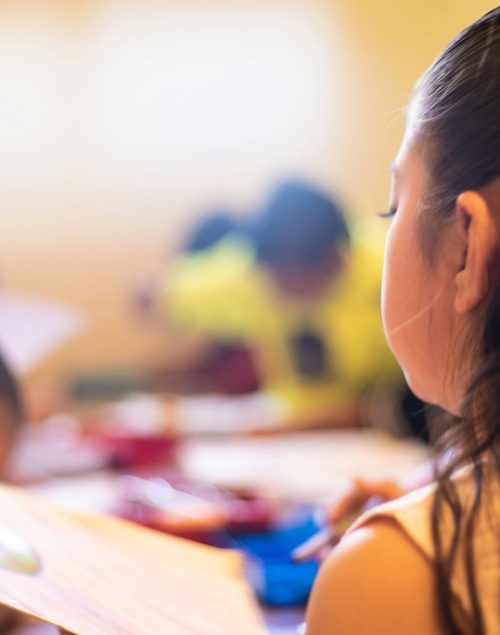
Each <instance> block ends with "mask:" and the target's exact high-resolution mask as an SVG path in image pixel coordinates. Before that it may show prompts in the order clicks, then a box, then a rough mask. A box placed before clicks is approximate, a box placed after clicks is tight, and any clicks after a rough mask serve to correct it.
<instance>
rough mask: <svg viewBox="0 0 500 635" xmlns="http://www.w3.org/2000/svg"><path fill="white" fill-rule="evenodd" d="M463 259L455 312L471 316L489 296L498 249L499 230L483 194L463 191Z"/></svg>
mask: <svg viewBox="0 0 500 635" xmlns="http://www.w3.org/2000/svg"><path fill="white" fill-rule="evenodd" d="M456 214H457V217H458V219H459V221H458V222H459V223H460V227H459V231H460V234H461V241H462V244H463V248H464V249H463V254H464V255H463V259H462V262H461V265H460V268H459V270H458V271H457V273H456V275H455V310H456V311H457V313H461V314H464V313H468V312H470V311H472V310H473V309H475V308H476V307H477V306H478V305H479V304H480V303H481V302H482V300H483V299H484V298H485V297H486V294H487V293H488V289H489V287H490V275H491V269H490V265H491V263H492V261H493V259H494V256H495V253H496V251H497V248H498V238H499V237H498V229H497V226H496V223H495V220H494V215H493V213H492V210H491V208H490V204H489V203H488V200H487V199H486V198H485V197H483V196H482V195H481V194H480V193H479V192H475V191H470V192H463V193H462V194H460V196H459V197H458V198H457V203H456Z"/></svg>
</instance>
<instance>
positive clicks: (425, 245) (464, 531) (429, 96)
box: [409, 7, 500, 635]
mask: <svg viewBox="0 0 500 635" xmlns="http://www.w3.org/2000/svg"><path fill="white" fill-rule="evenodd" d="M409 123H410V125H411V126H413V128H412V129H413V132H414V134H415V135H416V139H417V143H418V144H419V146H420V148H421V151H422V152H423V156H424V159H425V161H426V165H427V167H428V169H429V175H430V177H429V180H430V182H429V186H428V190H427V192H426V196H425V200H424V201H423V204H422V206H421V209H420V210H419V221H418V222H419V230H420V231H419V239H420V243H421V246H422V250H423V253H424V255H425V256H426V257H427V259H428V260H429V261H430V262H431V263H432V261H433V257H434V255H435V254H436V253H437V250H438V249H439V237H440V235H441V234H442V231H441V230H442V229H443V227H444V226H445V225H446V224H447V223H449V222H450V221H451V220H452V219H453V213H454V210H455V204H456V199H457V197H458V195H459V194H460V193H461V192H464V191H467V190H477V189H479V188H482V187H484V186H486V185H488V184H490V183H492V182H493V181H494V180H495V179H496V178H497V177H499V176H500V7H497V8H496V9H494V10H493V11H490V12H489V13H487V14H486V15H485V16H483V17H482V18H481V19H480V20H478V21H477V22H475V23H474V24H472V25H471V26H470V27H469V28H467V29H466V30H465V31H463V32H462V33H460V35H458V36H457V37H456V38H455V39H454V40H453V41H452V42H451V44H449V46H448V47H447V48H446V49H445V51H444V52H443V53H442V54H441V55H440V56H439V58H438V59H437V60H436V61H435V62H434V64H433V65H432V66H431V68H430V69H429V70H428V71H427V73H426V74H425V76H424V77H423V79H422V80H421V82H420V83H419V85H418V86H417V91H416V96H415V100H414V104H413V109H412V111H411V113H410V122H409ZM499 264H500V263H497V265H496V268H494V269H493V271H492V275H493V276H494V282H493V285H492V289H491V291H490V293H489V295H488V298H487V300H486V301H485V302H484V303H483V305H482V306H481V307H480V308H479V309H478V310H477V315H476V316H475V324H474V329H473V331H472V330H471V332H470V333H469V334H467V337H466V338H465V339H466V347H465V349H464V351H463V352H464V355H465V357H464V359H473V360H474V362H475V367H474V371H473V380H472V382H471V385H470V386H469V388H468V390H467V393H466V396H465V400H464V402H463V408H462V413H461V417H460V418H452V419H451V421H449V422H448V426H449V427H448V430H447V433H446V434H445V435H443V436H442V437H441V438H440V439H439V448H438V450H440V451H441V452H442V451H444V450H445V449H447V448H449V447H453V448H454V453H453V455H452V456H453V459H452V460H451V461H449V462H448V463H447V465H446V466H445V467H442V468H441V469H440V470H439V473H438V474H437V483H438V487H437V494H436V497H435V501H434V507H433V515H432V527H433V537H434V542H435V547H436V557H437V562H436V567H437V581H438V592H439V597H440V604H441V608H442V611H443V617H444V620H445V624H446V625H447V627H448V628H449V630H450V632H451V633H461V632H462V631H461V629H460V627H459V625H458V624H457V622H456V619H455V617H454V615H453V612H452V610H451V605H452V592H451V574H452V570H453V566H454V565H455V564H456V562H455V561H456V558H457V550H458V542H459V538H460V540H462V539H463V540H464V547H465V557H466V572H467V586H468V593H469V597H470V604H471V607H472V616H471V618H472V629H473V632H474V633H475V634H476V635H482V634H484V633H485V630H484V619H483V615H482V611H481V603H480V598H479V594H478V591H477V586H476V569H475V566H474V553H473V541H472V537H473V531H474V525H475V520H476V517H477V514H478V509H479V504H480V500H481V493H482V490H483V485H482V483H483V469H484V466H483V463H482V461H481V459H482V457H483V456H484V453H485V451H488V453H489V455H490V456H491V462H492V463H493V465H494V468H495V470H496V474H497V475H498V474H500V415H499V412H500V280H499V275H498V274H499V272H500V267H499ZM471 347H472V348H471ZM468 463H469V464H470V463H472V466H473V474H474V483H475V493H474V499H473V501H472V503H471V505H470V506H469V505H467V508H466V509H465V506H464V504H463V503H461V502H460V499H459V497H458V494H457V491H456V489H455V487H454V485H453V480H452V479H451V476H452V474H453V473H454V472H455V471H456V469H457V468H458V467H460V466H461V465H465V464H468ZM446 508H448V509H449V510H450V511H451V516H452V518H453V521H454V529H453V531H454V534H453V536H452V537H451V541H450V543H449V544H450V545H451V546H450V547H449V548H447V547H445V545H447V544H448V541H447V540H444V537H443V535H442V532H441V522H442V519H443V515H444V513H445V510H446ZM497 520H498V519H497ZM498 583H499V585H500V572H499V580H498Z"/></svg>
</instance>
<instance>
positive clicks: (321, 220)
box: [254, 181, 349, 267]
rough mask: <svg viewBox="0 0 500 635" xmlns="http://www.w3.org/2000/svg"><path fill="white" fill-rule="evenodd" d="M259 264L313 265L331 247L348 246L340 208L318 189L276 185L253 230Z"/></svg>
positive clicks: (298, 184) (298, 183) (295, 184)
mask: <svg viewBox="0 0 500 635" xmlns="http://www.w3.org/2000/svg"><path fill="white" fill-rule="evenodd" d="M254 240H255V251H256V255H257V259H258V260H259V262H261V263H263V264H265V265H267V266H270V267H273V266H279V265H282V264H297V265H302V266H304V267H308V266H314V265H317V264H318V263H319V262H320V261H321V260H322V258H324V256H325V255H326V253H327V252H328V251H329V250H330V249H331V248H332V247H333V248H337V247H338V246H340V245H342V246H344V245H347V244H348V243H349V230H348V229H347V223H346V220H345V216H344V212H343V210H342V208H341V206H340V205H339V204H338V203H337V202H336V201H334V200H332V199H331V198H330V197H329V196H328V195H326V194H325V193H324V192H322V191H321V190H320V189H318V188H317V187H315V186H313V185H309V184H308V183H304V182H301V181H287V182H285V183H282V184H281V185H279V186H278V187H277V188H276V190H275V191H274V193H273V195H272V196H271V199H270V201H269V203H268V204H267V206H266V208H265V209H264V211H263V213H262V216H261V217H260V218H259V220H258V222H257V223H256V226H255V230H254Z"/></svg>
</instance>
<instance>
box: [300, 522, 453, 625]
mask: <svg viewBox="0 0 500 635" xmlns="http://www.w3.org/2000/svg"><path fill="white" fill-rule="evenodd" d="M307 624H308V628H307V635H327V634H328V635H332V633H342V635H350V634H351V633H352V634H353V635H354V634H355V635H365V634H366V635H382V634H384V635H400V634H401V633H405V635H421V633H426V634H427V635H442V633H443V632H444V631H443V628H442V625H441V622H440V619H439V611H438V603H437V591H436V579H435V574H434V570H433V567H432V563H431V562H430V561H429V560H428V559H427V557H426V556H425V555H424V554H423V553H422V552H421V551H420V550H419V549H418V547H417V546H416V545H415V544H414V543H413V542H412V541H411V540H410V539H409V538H408V536H407V535H406V534H405V533H404V531H403V530H402V529H401V528H400V527H399V526H398V525H397V523H395V522H394V521H392V520H390V519H385V518H383V519H375V520H373V522H371V523H370V524H368V525H367V526H363V527H361V528H360V529H357V530H356V531H353V532H352V533H351V534H350V535H348V536H346V537H345V538H344V539H343V540H342V541H341V543H340V544H339V545H338V546H337V547H336V548H335V549H334V550H333V551H332V553H331V555H330V556H329V558H328V559H327V560H326V562H325V563H324V564H323V566H322V567H321V570H320V573H319V575H318V579H317V581H316V583H315V586H314V589H313V593H312V596H311V600H310V602H309V607H308V614H307Z"/></svg>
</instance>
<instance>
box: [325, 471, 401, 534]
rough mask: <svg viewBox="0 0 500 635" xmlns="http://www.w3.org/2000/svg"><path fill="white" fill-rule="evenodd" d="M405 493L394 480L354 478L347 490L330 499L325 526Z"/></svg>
mask: <svg viewBox="0 0 500 635" xmlns="http://www.w3.org/2000/svg"><path fill="white" fill-rule="evenodd" d="M405 493H406V491H405V490H404V489H403V487H402V486H401V485H400V484H399V483H397V482H396V481H395V480H391V479H385V480H380V479H379V480H376V479H367V478H362V477H356V478H354V479H353V480H352V482H351V484H350V486H349V488H348V489H347V490H344V491H343V492H342V493H339V494H338V495H335V496H334V497H333V498H331V499H330V501H329V503H328V504H327V506H326V510H325V520H326V523H327V524H330V525H334V524H337V523H340V522H342V521H343V520H348V519H349V517H350V516H353V515H359V514H360V513H361V512H362V511H364V510H366V509H370V508H372V507H374V506H376V505H378V504H381V503H384V502H386V501H390V500H393V499H395V498H398V497H399V496H402V495H403V494H405Z"/></svg>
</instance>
